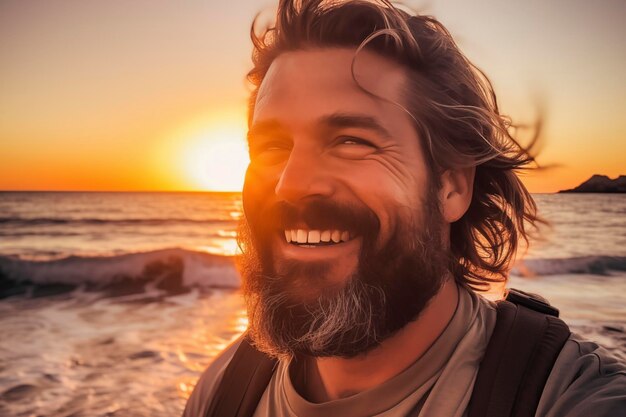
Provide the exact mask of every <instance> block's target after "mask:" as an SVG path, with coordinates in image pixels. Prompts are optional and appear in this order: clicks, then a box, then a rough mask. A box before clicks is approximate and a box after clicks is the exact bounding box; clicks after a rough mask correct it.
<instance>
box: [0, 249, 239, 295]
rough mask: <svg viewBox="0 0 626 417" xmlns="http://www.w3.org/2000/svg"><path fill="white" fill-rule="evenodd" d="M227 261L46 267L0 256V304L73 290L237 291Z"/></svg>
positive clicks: (191, 258) (145, 256)
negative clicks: (19, 297) (17, 297)
mask: <svg viewBox="0 0 626 417" xmlns="http://www.w3.org/2000/svg"><path fill="white" fill-rule="evenodd" d="M239 286H240V278H239V275H238V273H237V271H236V269H235V266H234V262H233V258H232V257H229V256H220V255H213V254H209V253H204V252H196V251H191V250H187V249H179V248H175V249H162V250H156V251H151V252H141V253H129V254H124V255H116V256H94V257H84V256H69V257H66V258H63V259H57V260H49V261H33V260H24V259H19V258H16V257H8V256H0V298H6V297H9V296H12V295H27V296H35V297H36V296H45V295H54V294H59V293H65V292H71V291H74V290H76V289H83V290H86V291H104V292H107V293H109V294H111V295H113V296H114V295H127V294H135V293H141V292H148V291H160V292H165V293H167V294H179V293H184V292H187V291H189V290H190V289H192V288H198V287H200V288H210V287H218V288H238V287H239Z"/></svg>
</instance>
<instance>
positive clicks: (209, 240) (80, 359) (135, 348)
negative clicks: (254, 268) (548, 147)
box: [0, 192, 626, 417]
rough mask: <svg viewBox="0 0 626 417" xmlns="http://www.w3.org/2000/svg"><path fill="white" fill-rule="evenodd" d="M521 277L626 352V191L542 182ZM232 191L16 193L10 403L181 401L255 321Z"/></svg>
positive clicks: (5, 365)
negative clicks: (548, 188)
mask: <svg viewBox="0 0 626 417" xmlns="http://www.w3.org/2000/svg"><path fill="white" fill-rule="evenodd" d="M535 198H536V201H537V204H538V206H539V209H540V213H542V214H543V216H544V217H545V218H546V219H547V220H548V221H549V222H550V223H551V227H550V228H549V229H546V228H544V237H543V239H542V240H535V241H533V242H531V246H530V248H529V250H528V252H527V253H526V254H525V256H524V260H523V261H521V262H518V263H517V265H516V266H515V268H514V269H513V271H512V273H511V277H510V280H509V285H510V286H512V287H516V288H519V289H522V290H526V291H530V292H535V293H539V294H541V295H543V296H544V297H546V298H547V299H548V300H550V302H551V303H552V304H553V305H555V306H557V307H558V308H559V309H560V310H561V317H563V318H564V319H565V320H566V321H567V322H568V323H569V324H570V326H571V327H572V329H573V330H574V331H576V332H578V333H581V334H583V335H584V336H586V337H589V338H593V339H594V340H596V341H598V342H600V343H601V344H603V345H604V346H606V347H607V348H608V349H610V350H611V351H612V352H613V353H614V354H615V355H617V356H620V357H622V358H623V359H625V358H626V354H625V353H624V351H625V349H626V333H625V328H626V308H625V307H624V306H625V305H626V296H625V294H626V215H625V214H626V195H617V194H613V195H608V194H540V195H535ZM241 210H242V207H241V196H240V194H236V193H232V194H225V193H220V194H217V193H75V192H72V193H69V192H68V193H65V192H59V193H56V192H55V193H39V192H4V193H0V334H1V335H2V337H0V415H1V416H5V415H6V416H39V415H42V416H58V417H61V416H171V415H179V414H180V413H181V411H182V409H183V407H184V404H185V401H186V399H187V398H188V396H189V394H190V392H191V390H192V389H193V386H194V383H195V381H196V379H197V378H198V376H199V374H200V373H201V371H202V370H203V369H204V368H205V367H206V366H207V364H209V363H210V362H211V360H212V359H213V358H214V357H215V355H216V354H217V353H219V351H220V350H222V349H223V348H224V347H225V346H227V345H228V344H229V343H231V342H232V341H233V340H234V339H236V338H237V336H238V335H240V334H241V332H243V331H244V329H245V328H246V325H247V320H246V314H245V310H244V306H243V302H242V300H241V294H240V292H239V289H238V288H239V285H240V280H239V276H238V274H237V272H236V270H235V268H234V266H233V258H232V255H233V254H234V253H235V252H236V243H235V235H236V228H237V222H238V220H239V219H240V217H241V215H242V214H241Z"/></svg>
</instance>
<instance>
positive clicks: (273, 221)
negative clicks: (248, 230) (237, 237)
mask: <svg viewBox="0 0 626 417" xmlns="http://www.w3.org/2000/svg"><path fill="white" fill-rule="evenodd" d="M248 220H252V219H248ZM251 223H252V224H251V226H253V229H257V227H254V226H261V227H260V228H261V229H264V230H266V231H267V230H276V229H296V228H301V227H302V226H303V224H305V225H306V227H308V228H309V229H312V230H335V229H337V230H348V231H350V232H351V233H354V234H359V235H375V234H377V233H378V232H379V230H380V221H379V219H378V217H377V216H376V214H375V213H374V212H373V211H372V210H371V209H370V208H369V207H367V206H365V205H363V204H358V203H344V202H337V201H331V200H325V199H318V200H310V201H307V202H306V203H304V204H299V205H294V204H291V203H288V202H285V201H279V202H276V203H274V204H273V205H271V206H268V207H266V208H265V209H263V210H261V211H260V212H259V213H258V214H257V215H256V216H255V220H252V221H251Z"/></svg>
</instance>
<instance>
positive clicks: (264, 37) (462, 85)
mask: <svg viewBox="0 0 626 417" xmlns="http://www.w3.org/2000/svg"><path fill="white" fill-rule="evenodd" d="M258 20H259V16H257V18H255V20H254V22H253V24H252V27H251V30H250V34H251V38H252V42H253V44H254V49H253V54H252V60H253V64H254V67H253V68H252V70H250V72H249V73H248V80H249V81H250V83H251V84H252V87H253V89H252V92H251V95H250V99H249V109H248V110H249V112H248V121H249V123H250V121H251V120H252V116H253V114H254V105H255V102H256V97H257V93H258V89H259V86H260V85H261V82H262V81H263V78H264V77H265V75H266V73H267V71H268V69H269V67H270V65H271V64H272V62H273V61H274V59H275V58H276V57H278V56H279V55H280V54H282V53H284V52H288V51H295V50H303V49H313V48H323V47H347V48H353V49H354V51H355V58H356V56H357V55H358V53H359V51H361V50H363V49H366V50H368V51H373V52H375V53H377V54H380V55H381V56H383V57H386V58H388V59H391V60H393V61H394V62H397V63H398V64H399V65H402V66H404V67H405V68H406V70H407V73H408V75H409V77H408V78H409V81H408V85H407V86H406V91H405V92H404V97H403V103H395V104H397V105H398V106H399V107H401V108H402V109H403V110H404V111H406V112H407V113H408V115H409V116H410V117H411V118H412V119H413V121H414V124H415V129H416V130H417V133H418V136H419V138H420V140H421V143H420V145H421V146H422V149H423V151H424V154H425V156H426V161H427V165H428V169H429V171H430V173H431V174H432V175H430V177H431V178H433V181H434V185H435V186H436V187H437V188H438V187H439V186H440V182H439V178H440V174H441V173H443V172H444V171H445V170H448V169H462V168H468V167H475V170H476V171H475V178H474V188H473V195H472V201H471V203H470V206H469V209H468V210H467V212H466V213H465V215H464V216H463V217H462V218H461V219H460V220H458V221H456V222H454V223H452V225H451V230H450V250H451V257H452V261H451V263H452V272H453V274H454V276H455V279H456V280H457V281H458V282H460V283H464V284H467V285H469V286H471V287H473V288H475V289H484V287H486V286H488V283H489V282H503V281H506V279H507V276H508V271H509V269H510V266H511V261H512V260H513V259H514V258H515V254H516V251H517V249H518V245H519V244H520V243H521V242H522V241H525V243H526V244H528V240H529V236H530V234H531V233H532V232H534V231H536V230H537V226H538V224H539V223H542V222H543V220H542V219H541V218H539V217H538V215H537V207H536V204H535V202H534V200H533V198H532V196H531V195H530V193H529V192H528V190H527V189H526V188H525V186H524V185H523V184H522V182H521V181H520V179H519V177H518V175H517V173H518V172H519V171H520V170H523V169H528V168H531V167H533V166H536V163H535V159H534V156H533V154H532V152H531V148H532V147H533V145H534V144H536V142H537V138H538V137H539V132H540V122H537V124H536V126H535V129H534V132H535V133H534V137H533V138H532V139H531V141H530V143H529V145H527V146H523V145H521V144H520V143H519V142H518V140H516V138H515V131H516V126H515V125H513V124H512V122H511V120H510V119H509V118H508V117H506V116H504V115H502V114H501V113H500V110H499V108H498V103H497V100H496V95H495V93H494V90H493V87H492V85H491V83H490V81H489V79H488V78H487V76H486V75H485V74H484V73H483V72H482V71H481V70H480V69H478V68H477V67H476V66H475V65H474V64H472V63H471V62H470V61H469V60H468V59H467V58H466V57H465V55H464V54H463V53H462V52H461V51H460V49H459V47H458V46H457V45H456V43H455V42H454V40H453V38H452V36H451V35H450V33H449V32H448V30H447V29H446V28H445V27H444V26H443V25H442V24H441V23H440V22H439V21H437V20H436V19H435V18H433V17H432V16H427V15H420V14H418V13H413V12H411V13H409V12H407V11H404V10H402V9H400V8H398V7H395V6H394V5H393V4H392V3H391V2H389V1H387V0H379V1H364V0H351V1H324V0H301V1H298V0H280V2H279V5H278V11H277V15H276V20H275V21H274V22H273V23H272V24H269V25H267V26H265V27H263V28H261V29H260V30H259V29H258V28H257V22H258ZM352 65H353V67H352V70H353V78H354V60H353V64H352ZM355 82H356V79H355ZM356 83H357V85H358V82H356ZM364 91H365V90H364ZM366 92H367V91H366Z"/></svg>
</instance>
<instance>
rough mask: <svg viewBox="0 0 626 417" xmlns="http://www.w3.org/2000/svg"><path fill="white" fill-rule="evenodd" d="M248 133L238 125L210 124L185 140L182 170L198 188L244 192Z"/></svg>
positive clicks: (247, 161) (247, 159)
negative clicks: (246, 138) (242, 190)
mask: <svg viewBox="0 0 626 417" xmlns="http://www.w3.org/2000/svg"><path fill="white" fill-rule="evenodd" d="M245 132H246V130H245V128H244V127H243V126H237V125H234V124H233V125H227V126H215V125H209V126H205V127H201V128H200V129H198V130H196V131H195V132H191V133H187V134H186V135H185V136H186V137H182V138H181V140H182V141H183V142H184V145H183V149H182V154H181V161H180V163H181V165H182V166H181V167H182V169H183V171H184V173H185V177H186V178H187V180H188V181H189V182H190V183H191V184H193V186H194V188H198V189H200V190H206V191H241V189H242V187H243V180H244V176H245V171H246V168H247V166H248V163H249V158H248V150H247V145H246V141H245V137H246V136H245V135H246V133H245Z"/></svg>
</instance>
